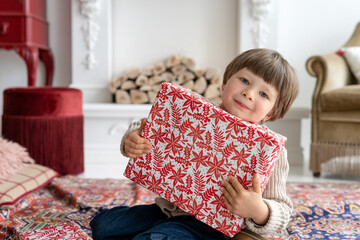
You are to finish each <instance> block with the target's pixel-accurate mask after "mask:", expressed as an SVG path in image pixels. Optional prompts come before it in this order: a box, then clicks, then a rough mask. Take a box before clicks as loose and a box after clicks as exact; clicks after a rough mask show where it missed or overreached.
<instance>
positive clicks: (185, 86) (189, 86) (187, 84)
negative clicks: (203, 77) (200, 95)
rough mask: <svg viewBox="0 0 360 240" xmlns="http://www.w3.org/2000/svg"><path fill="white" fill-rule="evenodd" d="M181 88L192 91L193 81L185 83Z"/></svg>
mask: <svg viewBox="0 0 360 240" xmlns="http://www.w3.org/2000/svg"><path fill="white" fill-rule="evenodd" d="M182 86H183V87H184V88H187V89H190V90H193V89H194V81H193V80H190V81H187V82H186V83H184V84H183V85H182Z"/></svg>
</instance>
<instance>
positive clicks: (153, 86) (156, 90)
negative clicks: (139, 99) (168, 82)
mask: <svg viewBox="0 0 360 240" xmlns="http://www.w3.org/2000/svg"><path fill="white" fill-rule="evenodd" d="M151 87H152V90H154V91H155V92H158V91H160V89H161V83H160V84H157V85H152V86H151Z"/></svg>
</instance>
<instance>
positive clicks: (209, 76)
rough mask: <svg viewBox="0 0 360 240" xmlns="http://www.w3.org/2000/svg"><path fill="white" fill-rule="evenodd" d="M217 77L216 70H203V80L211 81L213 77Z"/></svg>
mask: <svg viewBox="0 0 360 240" xmlns="http://www.w3.org/2000/svg"><path fill="white" fill-rule="evenodd" d="M217 75H219V72H218V70H217V69H216V68H207V69H206V70H205V78H206V79H209V80H210V79H212V78H213V77H215V76H217Z"/></svg>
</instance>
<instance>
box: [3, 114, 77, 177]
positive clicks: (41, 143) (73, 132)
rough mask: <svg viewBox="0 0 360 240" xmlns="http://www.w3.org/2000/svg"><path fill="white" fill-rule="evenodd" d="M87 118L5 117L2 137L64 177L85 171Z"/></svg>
mask: <svg viewBox="0 0 360 240" xmlns="http://www.w3.org/2000/svg"><path fill="white" fill-rule="evenodd" d="M83 133H84V117H83V116H74V117H60V116H57V117H29V116H26V117H22V116H3V117H2V135H3V137H4V138H6V139H9V140H12V141H14V142H17V143H19V144H20V145H22V146H24V147H25V148H27V149H28V152H29V154H30V156H31V157H32V158H33V159H34V160H35V162H36V163H38V164H41V165H44V166H47V167H50V168H52V169H54V170H55V171H57V172H58V173H59V174H61V175H65V174H79V173H82V172H83V171H84V137H83Z"/></svg>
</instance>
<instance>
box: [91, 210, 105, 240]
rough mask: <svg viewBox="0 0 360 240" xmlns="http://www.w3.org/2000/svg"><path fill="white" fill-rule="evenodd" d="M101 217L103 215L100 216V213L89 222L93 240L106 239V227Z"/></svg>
mask: <svg viewBox="0 0 360 240" xmlns="http://www.w3.org/2000/svg"><path fill="white" fill-rule="evenodd" d="M102 216H103V214H102V212H100V213H99V214H98V215H96V216H95V217H94V218H93V219H92V220H91V222H90V227H91V231H92V237H93V239H94V240H102V239H106V233H107V230H106V225H107V224H104V221H103V220H102V218H103V217H102ZM104 225H105V226H104Z"/></svg>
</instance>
